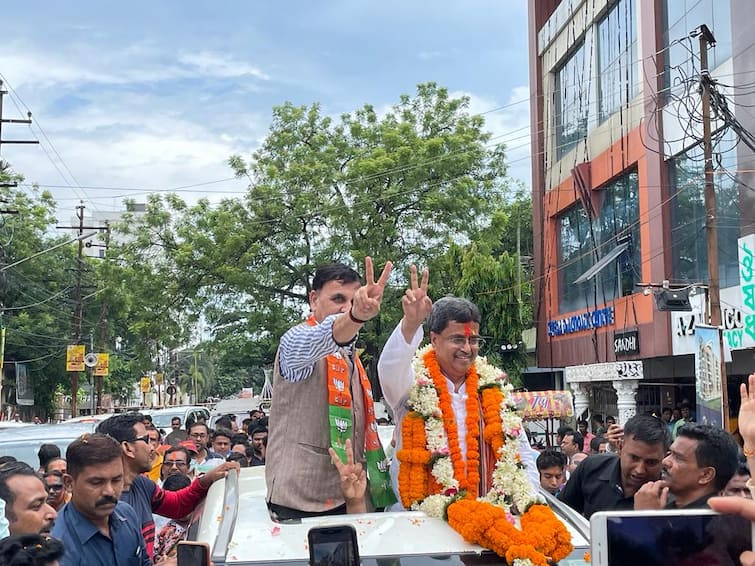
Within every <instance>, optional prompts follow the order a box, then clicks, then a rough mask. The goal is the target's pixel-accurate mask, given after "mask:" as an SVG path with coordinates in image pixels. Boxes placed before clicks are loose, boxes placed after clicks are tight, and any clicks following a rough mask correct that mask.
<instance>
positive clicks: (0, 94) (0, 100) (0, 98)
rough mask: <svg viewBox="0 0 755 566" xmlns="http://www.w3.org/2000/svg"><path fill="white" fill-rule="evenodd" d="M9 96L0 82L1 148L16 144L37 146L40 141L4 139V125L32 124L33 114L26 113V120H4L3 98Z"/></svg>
mask: <svg viewBox="0 0 755 566" xmlns="http://www.w3.org/2000/svg"><path fill="white" fill-rule="evenodd" d="M6 94H8V91H7V90H5V89H3V81H0V148H2V145H3V144H4V143H15V144H37V143H39V140H4V139H3V124H31V112H27V113H26V119H22V120H14V119H8V118H3V97H4V96H5V95H6Z"/></svg>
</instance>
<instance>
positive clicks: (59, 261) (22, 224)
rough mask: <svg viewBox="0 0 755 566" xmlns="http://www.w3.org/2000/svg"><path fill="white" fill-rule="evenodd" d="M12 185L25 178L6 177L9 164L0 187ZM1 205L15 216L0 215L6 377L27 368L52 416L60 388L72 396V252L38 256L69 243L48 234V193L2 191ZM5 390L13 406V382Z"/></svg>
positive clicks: (1, 168)
mask: <svg viewBox="0 0 755 566" xmlns="http://www.w3.org/2000/svg"><path fill="white" fill-rule="evenodd" d="M12 181H16V182H21V181H23V178H22V177H21V176H19V175H13V174H10V173H9V168H8V166H7V164H5V163H0V182H3V183H10V182H12ZM0 199H1V200H2V208H3V209H6V210H7V211H15V213H13V214H11V213H4V214H0V267H2V268H3V271H2V272H0V308H1V309H2V323H3V326H4V327H5V328H6V344H5V365H6V371H8V370H11V371H12V369H14V366H13V365H12V364H13V363H14V362H20V363H24V364H26V366H27V368H28V371H29V375H30V377H31V379H32V382H33V385H34V394H35V405H37V406H41V407H44V408H46V409H48V410H50V409H52V401H53V397H54V392H55V390H56V387H57V385H58V384H64V385H65V389H66V391H67V392H70V389H69V388H68V382H69V380H68V378H67V374H66V372H65V352H66V345H67V344H69V343H71V339H72V327H73V324H72V318H73V310H72V309H71V308H70V306H69V303H68V301H69V299H70V297H71V296H72V288H73V284H74V281H73V273H74V267H75V249H76V248H75V244H71V245H70V246H65V245H64V246H61V247H58V248H56V249H53V250H52V251H49V252H45V253H41V252H44V250H47V249H49V248H53V247H54V246H56V245H58V244H61V243H63V242H65V241H66V240H68V239H70V236H68V235H66V236H53V235H51V234H50V228H51V227H52V226H54V225H55V216H54V214H55V203H54V201H53V199H52V196H51V195H50V193H48V192H46V191H40V190H39V189H38V188H37V187H32V188H31V189H25V190H20V189H17V188H15V187H3V188H0ZM29 258H30V259H29ZM17 262H20V263H17ZM14 264H16V265H14ZM88 314H89V313H85V316H88ZM4 385H5V386H9V387H8V388H7V389H5V390H4V393H5V395H4V396H5V399H4V400H8V401H9V402H11V403H15V395H13V392H14V387H15V380H11V381H6V382H5V383H4Z"/></svg>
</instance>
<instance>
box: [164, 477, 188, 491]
mask: <svg viewBox="0 0 755 566" xmlns="http://www.w3.org/2000/svg"><path fill="white" fill-rule="evenodd" d="M190 485H191V478H190V477H189V476H187V475H186V474H169V475H168V477H166V478H165V479H164V480H163V489H164V490H166V491H179V490H181V489H183V488H185V487H188V486H190Z"/></svg>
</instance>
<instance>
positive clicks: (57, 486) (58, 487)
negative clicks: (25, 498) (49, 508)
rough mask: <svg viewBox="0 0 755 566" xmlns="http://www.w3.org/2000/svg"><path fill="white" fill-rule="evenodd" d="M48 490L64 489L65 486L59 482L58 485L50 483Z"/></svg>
mask: <svg viewBox="0 0 755 566" xmlns="http://www.w3.org/2000/svg"><path fill="white" fill-rule="evenodd" d="M47 491H63V486H62V485H59V484H57V485H48V486H47Z"/></svg>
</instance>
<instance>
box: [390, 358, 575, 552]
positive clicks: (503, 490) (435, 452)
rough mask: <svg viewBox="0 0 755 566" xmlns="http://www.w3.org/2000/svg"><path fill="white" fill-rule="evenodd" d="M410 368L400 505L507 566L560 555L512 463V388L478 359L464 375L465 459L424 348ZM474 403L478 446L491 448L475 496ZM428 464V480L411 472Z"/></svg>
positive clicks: (567, 540)
mask: <svg viewBox="0 0 755 566" xmlns="http://www.w3.org/2000/svg"><path fill="white" fill-rule="evenodd" d="M412 366H413V369H414V376H415V378H414V384H413V386H412V388H411V390H410V393H409V405H410V406H411V408H412V411H413V412H412V413H409V415H407V417H406V418H405V419H404V423H403V425H402V449H401V450H399V452H398V454H397V457H398V458H399V460H401V468H400V473H399V491H400V492H401V500H402V502H403V504H404V506H405V507H411V508H412V509H414V510H419V511H424V512H425V513H427V514H428V515H430V516H433V517H438V518H444V519H446V518H447V519H448V521H449V524H450V525H451V526H452V527H453V528H454V529H455V530H457V531H458V532H459V533H461V534H462V535H463V536H464V538H465V539H467V540H469V541H470V542H475V543H477V544H480V545H482V546H485V547H487V548H490V549H491V550H494V551H495V552H496V553H498V554H499V555H500V556H503V557H504V558H506V560H507V561H508V562H509V563H511V564H513V565H515V566H544V565H545V564H547V561H548V560H549V559H550V560H555V561H558V560H560V559H561V558H563V557H565V556H567V555H568V554H569V552H571V536H570V535H569V533H568V531H567V530H566V528H565V527H564V525H563V524H562V523H561V521H559V520H558V519H557V518H556V517H555V515H553V512H552V511H551V510H550V508H548V507H547V506H545V505H543V504H542V503H543V502H542V500H540V498H539V497H538V496H537V495H536V493H535V490H534V488H533V487H532V484H531V483H530V481H529V479H528V477H527V473H526V470H525V468H524V465H523V464H522V463H521V461H520V457H519V440H520V437H521V436H522V434H523V427H522V419H521V417H520V416H519V414H518V413H517V412H516V411H515V410H514V404H513V401H512V399H511V395H510V393H511V391H512V386H511V385H510V384H509V383H507V380H506V377H505V374H503V373H502V372H501V371H500V370H498V369H497V368H495V367H493V366H492V365H490V364H489V363H488V362H487V360H486V359H485V358H484V357H478V358H477V359H476V361H475V364H474V365H473V366H472V367H471V368H470V370H469V371H468V372H467V376H466V382H465V383H466V387H467V392H468V396H467V397H468V399H467V406H466V408H467V423H466V424H467V437H466V441H467V442H466V444H467V458H466V461H465V458H464V457H463V455H462V454H461V451H460V448H459V438H458V429H457V427H456V422H455V418H454V413H453V408H452V406H451V401H450V394H449V392H448V386H447V383H446V378H445V377H444V376H443V375H442V373H441V372H440V367H439V366H438V362H437V358H436V356H435V352H434V350H433V349H432V346H431V345H428V346H426V347H424V348H422V349H421V350H419V351H418V352H417V355H416V356H415V358H414V360H413V362H412ZM475 391H477V392H478V393H479V396H478V395H475V394H474V392H475ZM480 404H481V405H482V407H481V408H482V414H483V419H484V424H485V427H484V432H483V434H484V438H483V439H482V443H484V444H487V445H489V446H490V447H491V448H492V450H493V453H494V454H495V455H496V464H495V468H494V470H493V472H492V478H491V479H492V486H491V489H490V490H489V492H488V493H487V495H486V496H484V497H479V498H478V484H479V479H480V478H479V459H480V457H481V456H480V452H481V451H482V450H481V449H480V444H481V442H480V439H479V423H478V415H479V413H480ZM428 464H429V465H430V475H431V477H429V478H423V477H422V476H421V475H420V474H419V473H418V472H419V470H421V469H422V468H423V467H426V466H427V465H428ZM410 470H411V471H410ZM425 480H427V481H425ZM512 507H515V508H516V509H517V510H519V511H520V512H524V514H523V516H522V518H521V525H522V530H519V529H517V528H516V527H515V526H514V525H513V522H514V519H513V516H512V515H511V511H512Z"/></svg>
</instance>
